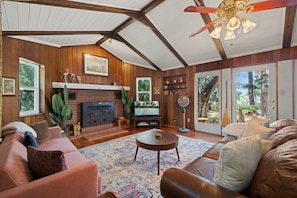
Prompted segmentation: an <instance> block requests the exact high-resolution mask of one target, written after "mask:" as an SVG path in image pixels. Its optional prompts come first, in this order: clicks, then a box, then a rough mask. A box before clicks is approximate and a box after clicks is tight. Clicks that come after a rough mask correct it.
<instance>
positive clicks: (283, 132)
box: [160, 119, 297, 198]
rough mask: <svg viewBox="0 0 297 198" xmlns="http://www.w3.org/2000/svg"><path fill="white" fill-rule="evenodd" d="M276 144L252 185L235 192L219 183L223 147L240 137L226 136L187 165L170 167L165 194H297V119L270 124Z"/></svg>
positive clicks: (175, 197) (205, 197) (207, 197)
mask: <svg viewBox="0 0 297 198" xmlns="http://www.w3.org/2000/svg"><path fill="white" fill-rule="evenodd" d="M270 127H272V128H275V129H276V130H277V131H276V132H275V133H274V134H273V135H271V136H270V137H269V140H272V141H273V144H272V148H271V150H269V151H268V152H267V153H266V154H265V155H263V156H262V158H261V160H260V161H259V163H258V166H257V169H256V171H255V174H254V176H253V179H252V181H251V183H250V185H249V187H248V188H247V189H246V190H244V192H240V193H237V192H234V191H231V190H229V189H226V188H224V187H222V186H219V185H217V184H216V183H215V182H214V180H213V177H214V172H215V169H216V165H217V160H218V158H219V155H220V150H221V148H222V147H223V146H224V145H225V144H226V143H228V142H230V141H236V140H237V138H236V137H232V136H230V135H227V136H225V137H224V138H223V139H222V140H221V141H219V142H218V143H216V144H215V145H214V146H213V147H212V148H210V149H209V150H208V151H207V152H206V153H205V154H204V155H203V156H201V157H198V158H197V159H195V160H194V161H192V162H191V163H189V164H188V165H187V166H186V167H184V168H183V169H177V168H169V169H167V170H166V171H165V172H164V174H163V176H162V179H161V183H160V188H161V194H162V196H163V197H165V198H180V197H187V198H192V197H195V198H199V197H201V198H212V197H214V198H235V197H236V198H240V197H262V198H266V197H267V198H268V197H269V198H273V197H286V198H288V197H297V190H296V189H297V120H293V119H282V120H279V121H276V122H274V123H272V124H271V125H270Z"/></svg>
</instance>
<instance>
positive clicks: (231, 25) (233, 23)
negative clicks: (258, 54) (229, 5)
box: [227, 16, 240, 30]
mask: <svg viewBox="0 0 297 198" xmlns="http://www.w3.org/2000/svg"><path fill="white" fill-rule="evenodd" d="M239 26H240V20H239V19H238V18H237V17H236V16H233V17H231V18H230V19H229V21H228V23H227V29H228V30H235V29H237V28H238V27H239Z"/></svg>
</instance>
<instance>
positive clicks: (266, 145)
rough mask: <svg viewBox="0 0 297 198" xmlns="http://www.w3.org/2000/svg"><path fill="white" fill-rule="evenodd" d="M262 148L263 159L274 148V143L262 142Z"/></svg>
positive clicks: (270, 141) (269, 141)
mask: <svg viewBox="0 0 297 198" xmlns="http://www.w3.org/2000/svg"><path fill="white" fill-rule="evenodd" d="M261 146H262V155H261V157H263V156H264V155H265V154H266V153H267V152H268V151H270V150H271V149H272V148H273V141H272V140H261Z"/></svg>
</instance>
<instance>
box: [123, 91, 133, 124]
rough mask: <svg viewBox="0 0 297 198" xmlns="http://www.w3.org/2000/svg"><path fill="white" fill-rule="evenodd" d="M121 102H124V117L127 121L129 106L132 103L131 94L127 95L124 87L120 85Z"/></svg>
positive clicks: (129, 112) (129, 113)
mask: <svg viewBox="0 0 297 198" xmlns="http://www.w3.org/2000/svg"><path fill="white" fill-rule="evenodd" d="M121 99H122V103H123V104H124V113H125V118H126V119H127V120H128V121H129V120H130V115H131V106H132V104H133V96H130V98H129V97H128V96H127V94H126V91H125V88H124V87H122V98H121Z"/></svg>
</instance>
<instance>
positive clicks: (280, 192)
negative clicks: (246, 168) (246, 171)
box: [250, 139, 297, 198]
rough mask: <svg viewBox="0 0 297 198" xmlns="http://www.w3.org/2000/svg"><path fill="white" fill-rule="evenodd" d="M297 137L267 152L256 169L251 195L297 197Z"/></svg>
mask: <svg viewBox="0 0 297 198" xmlns="http://www.w3.org/2000/svg"><path fill="white" fill-rule="evenodd" d="M296 145H297V139H293V140H290V141H288V142H286V143H284V144H282V145H280V146H278V147H277V148H275V149H272V150H270V151H269V152H267V153H266V154H265V155H264V157H263V158H262V160H261V161H260V162H259V165H258V167H257V169H256V172H255V175H254V178H253V180H252V183H251V187H250V196H251V197H271V198H273V197H286V198H290V197H292V198H293V197H296V189H297V174H296V172H297V146H296Z"/></svg>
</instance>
